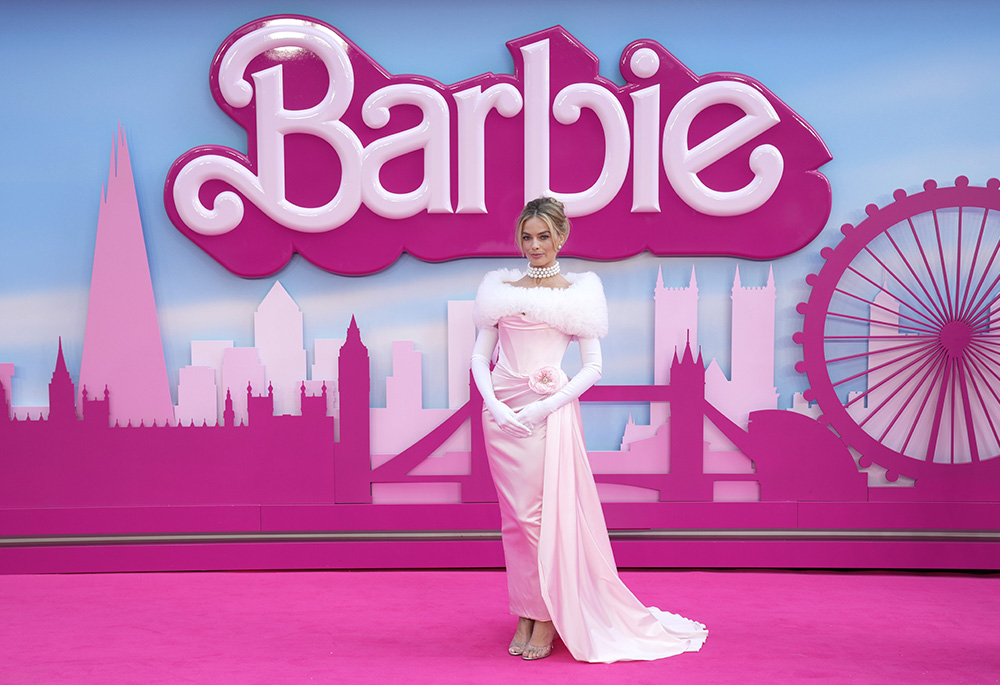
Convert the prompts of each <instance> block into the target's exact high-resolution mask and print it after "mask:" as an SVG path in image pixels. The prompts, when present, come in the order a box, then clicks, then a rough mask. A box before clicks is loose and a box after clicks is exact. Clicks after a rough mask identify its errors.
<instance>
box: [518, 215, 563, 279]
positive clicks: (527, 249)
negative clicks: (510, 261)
mask: <svg viewBox="0 0 1000 685" xmlns="http://www.w3.org/2000/svg"><path fill="white" fill-rule="evenodd" d="M561 244H562V243H561V241H560V238H559V235H558V234H557V233H556V232H555V231H553V230H551V229H550V228H549V225H548V224H547V223H545V222H544V221H542V220H541V219H539V218H538V217H537V216H533V217H531V218H530V219H528V220H527V221H525V222H524V223H523V224H522V225H521V252H522V253H523V254H524V256H525V257H527V258H528V263H529V264H531V266H534V267H537V268H539V269H544V268H545V267H547V266H552V263H553V262H555V261H556V256H557V255H558V253H559V249H558V248H559V247H560V245H561Z"/></svg>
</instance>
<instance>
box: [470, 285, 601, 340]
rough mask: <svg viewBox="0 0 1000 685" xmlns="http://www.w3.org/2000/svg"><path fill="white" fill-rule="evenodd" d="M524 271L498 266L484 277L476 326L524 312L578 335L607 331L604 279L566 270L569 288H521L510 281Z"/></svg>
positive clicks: (596, 335)
mask: <svg viewBox="0 0 1000 685" xmlns="http://www.w3.org/2000/svg"><path fill="white" fill-rule="evenodd" d="M522 276H524V273H522V272H521V271H518V270H516V269H497V270H496V271H490V272H489V273H488V274H486V275H485V276H484V277H483V281H482V283H480V284H479V291H478V292H477V293H476V305H475V308H474V310H473V317H474V318H475V321H476V326H478V327H479V328H485V327H487V326H495V325H496V323H497V321H499V320H500V319H502V318H503V317H505V316H518V315H520V314H522V313H523V314H524V315H525V316H527V317H528V318H529V319H532V320H534V321H540V322H542V323H547V324H549V325H550V326H552V327H553V328H556V329H558V330H560V331H562V332H563V333H565V334H567V335H572V336H575V337H578V338H603V337H604V336H605V335H607V334H608V303H607V301H606V300H605V299H604V286H602V285H601V279H600V278H598V277H597V274H595V273H593V272H592V271H586V272H583V273H567V274H563V276H565V277H566V280H567V281H569V283H570V286H569V287H568V288H561V289H557V288H521V287H518V286H514V285H510V283H511V282H514V281H517V280H518V279H520V278H521V277H522Z"/></svg>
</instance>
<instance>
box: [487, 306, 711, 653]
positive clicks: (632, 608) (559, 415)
mask: <svg viewBox="0 0 1000 685" xmlns="http://www.w3.org/2000/svg"><path fill="white" fill-rule="evenodd" d="M601 297H602V304H603V292H601ZM497 326H498V330H499V358H498V360H497V364H496V366H495V367H494V369H493V373H492V380H493V389H494V392H495V393H496V396H497V399H499V400H500V401H501V402H504V403H505V404H507V405H508V406H509V407H511V408H512V409H514V410H515V411H516V410H518V409H521V408H522V407H525V406H527V405H528V404H531V403H532V402H534V401H535V400H537V399H539V398H540V397H542V396H541V395H539V394H536V393H535V392H533V391H532V390H531V389H530V388H529V387H528V379H529V376H530V375H531V374H532V373H533V372H535V371H537V370H538V369H539V368H541V367H546V366H549V367H555V368H556V369H559V367H560V366H561V362H562V358H563V355H564V353H565V352H566V348H567V346H568V345H569V343H570V341H571V340H572V339H573V338H572V336H570V335H568V334H567V333H564V332H562V331H561V330H559V329H557V328H555V327H553V326H552V325H550V324H548V323H541V322H539V321H536V320H533V319H531V318H529V317H527V316H523V315H520V312H518V313H517V315H507V316H502V317H501V318H499V320H498V323H497ZM559 374H561V376H562V382H563V383H565V382H566V380H567V379H566V374H565V373H564V372H563V371H562V370H561V369H560V370H559ZM483 430H484V433H485V436H486V448H487V453H488V455H489V462H490V470H491V472H492V474H493V481H494V483H495V485H496V488H497V494H498V496H499V501H500V512H501V520H502V537H503V548H504V555H505V558H506V563H507V583H508V594H509V599H510V611H511V613H512V614H514V615H517V616H523V617H526V618H532V619H536V620H552V621H553V622H554V624H555V628H556V630H557V631H558V633H559V637H560V638H561V639H562V642H563V644H565V645H566V647H567V649H569V651H570V653H571V654H572V655H573V657H574V658H576V659H578V660H581V661H591V662H611V661H624V660H650V659H659V658H662V657H667V656H673V655H675V654H680V653H682V652H689V651H697V650H698V649H700V648H701V645H702V644H703V643H704V641H705V639H706V637H707V635H708V632H707V630H706V629H705V626H704V625H702V624H700V623H697V622H695V621H691V620H689V619H686V618H683V617H681V616H677V615H675V614H670V613H668V612H661V611H660V610H659V609H656V608H647V607H645V606H643V605H642V604H641V603H640V602H639V601H638V600H637V599H636V598H635V596H634V595H632V593H631V592H630V591H629V590H628V588H626V587H625V585H624V583H622V581H621V580H620V579H619V577H618V570H617V568H616V566H615V560H614V556H613V555H612V552H611V544H610V542H609V540H608V531H607V526H606V524H605V522H604V513H603V511H602V509H601V502H600V500H599V499H598V495H597V486H596V484H595V483H594V476H593V473H592V472H591V470H590V463H589V460H588V457H587V451H586V447H585V445H584V441H583V430H582V424H581V420H580V405H579V402H578V401H576V400H574V401H572V402H570V403H569V404H567V405H565V406H563V407H562V408H560V409H558V410H556V411H555V412H553V413H552V414H550V415H549V417H548V419H547V420H546V422H545V424H543V425H540V426H537V427H536V428H535V429H534V430H533V431H532V435H531V436H530V437H528V438H515V437H511V436H509V435H507V434H506V433H504V432H503V431H501V430H500V428H499V427H498V426H497V425H496V423H495V422H494V421H493V418H492V417H491V416H490V414H489V412H485V415H484V417H483Z"/></svg>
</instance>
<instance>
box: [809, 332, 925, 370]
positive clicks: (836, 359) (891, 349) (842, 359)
mask: <svg viewBox="0 0 1000 685" xmlns="http://www.w3.org/2000/svg"><path fill="white" fill-rule="evenodd" d="M906 337H910V336H906ZM925 344H926V343H923V342H913V343H910V344H908V345H897V346H896V347H887V348H885V349H884V350H869V351H868V352H859V353H858V354H852V355H849V356H847V357H834V358H833V359H827V360H826V363H827V364H834V363H836V362H846V361H848V360H851V359H860V358H862V357H870V356H873V355H876V354H888V353H889V352H897V351H899V350H905V349H907V348H909V347H914V346H917V345H925Z"/></svg>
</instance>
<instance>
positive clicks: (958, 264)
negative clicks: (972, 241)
mask: <svg viewBox="0 0 1000 685" xmlns="http://www.w3.org/2000/svg"><path fill="white" fill-rule="evenodd" d="M955 245H956V250H955V308H954V309H953V310H952V318H954V317H955V315H956V314H958V296H959V292H960V291H961V289H962V208H961V207H959V208H958V241H957V242H956V243H955ZM969 278H972V272H971V271H970V272H969ZM949 302H950V300H949Z"/></svg>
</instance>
